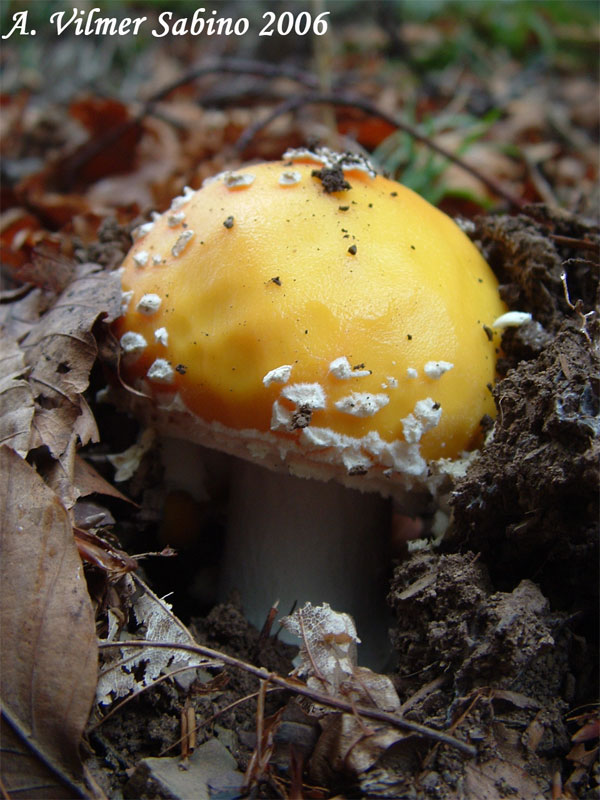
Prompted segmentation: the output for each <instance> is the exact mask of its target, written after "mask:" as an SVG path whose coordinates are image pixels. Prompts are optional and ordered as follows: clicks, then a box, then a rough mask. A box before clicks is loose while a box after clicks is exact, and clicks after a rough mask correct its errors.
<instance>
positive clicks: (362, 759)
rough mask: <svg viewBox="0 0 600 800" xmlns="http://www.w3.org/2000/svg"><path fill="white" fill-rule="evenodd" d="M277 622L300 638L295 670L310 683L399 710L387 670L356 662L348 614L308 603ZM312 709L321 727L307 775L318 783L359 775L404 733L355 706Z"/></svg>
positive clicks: (358, 701) (384, 708)
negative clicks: (383, 672) (367, 716)
mask: <svg viewBox="0 0 600 800" xmlns="http://www.w3.org/2000/svg"><path fill="white" fill-rule="evenodd" d="M281 622H282V625H283V626H284V627H285V628H286V629H287V630H288V631H290V633H293V634H294V635H296V636H298V637H299V638H300V640H301V642H302V644H301V646H300V654H299V658H300V666H299V667H298V668H297V671H298V673H299V674H300V675H306V676H307V679H306V683H307V685H308V686H310V687H311V688H313V689H315V690H317V691H320V692H323V691H324V692H327V693H328V694H330V695H332V696H333V697H339V698H340V699H343V700H346V701H348V700H350V701H351V702H353V703H356V704H357V705H361V706H372V707H375V708H379V709H381V710H382V711H386V712H390V713H394V712H396V713H397V712H399V710H400V700H399V698H398V695H397V693H396V690H395V689H394V685H393V683H392V682H391V680H390V679H389V678H388V677H387V675H379V674H377V673H376V672H373V671H372V670H370V669H368V668H367V667H358V666H357V665H356V643H357V642H359V641H360V639H359V638H358V636H357V635H356V628H355V627H354V621H353V619H352V617H351V616H350V615H349V614H344V613H339V612H337V611H334V610H333V609H332V608H331V607H330V606H329V604H328V603H323V605H321V606H313V605H312V604H311V603H306V604H305V605H304V606H303V607H302V608H299V609H296V611H294V613H293V614H290V616H289V617H284V618H283V619H282V620H281ZM312 711H313V713H315V714H320V715H321V718H320V720H319V721H320V724H321V726H322V728H323V733H322V734H321V736H320V737H319V740H318V742H317V744H316V746H315V749H314V752H313V755H312V756H311V759H310V775H311V779H312V780H313V781H316V782H317V783H319V782H327V781H329V780H330V779H333V778H334V775H333V773H335V772H338V773H346V774H350V775H352V776H353V777H356V776H359V775H361V774H362V773H364V772H366V771H367V770H369V769H371V768H372V767H373V766H374V765H376V764H377V762H378V761H379V759H380V758H381V757H382V756H383V755H384V754H385V752H386V751H387V750H388V749H389V748H390V747H392V746H393V745H395V744H397V743H398V742H400V741H402V740H403V739H405V738H406V734H405V733H403V732H401V731H399V730H398V729H397V728H393V727H392V726H391V725H387V724H382V723H374V722H372V721H371V720H367V719H365V718H363V717H361V716H360V713H358V712H357V713H356V714H347V713H346V714H339V713H333V712H332V711H331V709H326V708H324V707H323V706H319V705H315V706H313V708H312Z"/></svg>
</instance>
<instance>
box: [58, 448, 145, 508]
mask: <svg viewBox="0 0 600 800" xmlns="http://www.w3.org/2000/svg"><path fill="white" fill-rule="evenodd" d="M74 466H75V474H74V477H73V482H74V484H75V486H76V487H77V492H78V494H79V497H87V496H88V495H90V494H103V495H108V496H109V497H118V498H119V500H124V501H125V502H126V503H132V504H133V505H135V503H134V502H133V500H130V499H129V497H126V496H125V495H124V494H123V493H122V492H120V491H119V490H118V489H116V488H115V487H114V486H113V485H112V484H111V483H109V482H108V481H107V480H105V479H104V478H103V477H102V475H100V473H99V472H97V471H96V470H95V469H94V467H93V466H92V465H91V464H89V463H88V462H87V461H86V460H85V459H84V458H82V457H81V456H78V455H75V465H74Z"/></svg>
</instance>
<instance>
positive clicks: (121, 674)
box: [96, 575, 221, 705]
mask: <svg viewBox="0 0 600 800" xmlns="http://www.w3.org/2000/svg"><path fill="white" fill-rule="evenodd" d="M123 581H124V583H125V586H126V587H127V589H128V591H129V592H130V594H131V597H132V598H133V599H132V608H131V615H132V617H133V619H132V622H133V624H134V625H135V629H136V631H137V633H138V635H139V638H141V639H146V640H148V641H156V642H172V643H173V644H174V645H178V644H184V645H194V644H195V641H194V639H193V637H192V635H191V633H190V632H189V631H188V629H187V628H186V627H185V625H184V624H183V623H182V622H181V621H180V620H179V619H178V618H177V617H176V616H175V614H173V612H172V611H171V607H170V606H169V604H168V603H165V601H164V600H161V599H160V598H159V597H157V596H156V595H155V594H154V593H153V592H151V591H150V589H149V588H148V587H147V586H146V584H145V583H144V582H143V581H142V580H140V579H139V578H137V577H135V576H133V575H126V576H125V577H124V578H123ZM120 638H122V639H131V638H133V637H132V636H131V634H130V633H129V632H128V631H126V630H125V631H122V629H121V628H120V626H119V625H118V623H117V618H116V616H115V615H114V614H113V613H112V612H111V611H109V627H108V636H107V638H106V641H109V642H111V641H118V640H119V639H120ZM103 662H104V663H103V665H102V668H101V671H100V678H99V680H98V687H97V693H96V699H97V701H98V703H100V704H101V705H108V704H109V703H112V702H114V701H115V700H117V699H118V698H119V697H125V696H126V695H128V694H131V692H134V691H141V690H142V689H144V688H146V687H148V686H150V685H151V684H152V683H153V682H154V681H155V680H156V679H157V678H159V677H160V676H161V675H162V674H165V673H166V672H171V671H174V670H176V669H181V667H184V666H186V665H187V666H189V667H190V668H195V667H200V666H202V667H206V666H209V665H210V666H221V663H220V662H215V661H211V660H209V659H207V658H204V657H203V656H199V655H197V654H195V653H190V652H186V651H184V650H180V649H177V648H176V647H174V648H173V649H172V650H171V649H168V648H158V647H146V648H135V650H133V649H129V650H127V649H125V648H123V649H122V650H121V649H120V648H118V647H115V648H110V649H107V650H104V651H103Z"/></svg>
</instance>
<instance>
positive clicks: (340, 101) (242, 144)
mask: <svg viewBox="0 0 600 800" xmlns="http://www.w3.org/2000/svg"><path fill="white" fill-rule="evenodd" d="M305 105H334V106H350V107H352V108H357V109H359V111H363V112H364V113H365V114H369V116H373V117H379V118H380V119H382V120H384V122H387V123H388V124H390V125H392V126H393V127H394V128H397V129H398V130H401V131H404V132H405V133H408V134H409V136H411V137H412V138H413V139H415V141H417V142H421V144H424V145H425V146H426V147H428V148H429V149H430V150H433V151H434V152H436V153H438V154H439V155H441V156H443V157H444V158H447V159H448V160H449V161H451V162H452V163H453V164H456V165H457V166H459V167H460V168H461V169H463V170H464V171H465V172H468V173H469V175H472V176H473V177H474V178H477V180H479V181H481V182H482V183H483V184H484V185H485V186H487V188H488V189H489V190H490V191H491V192H493V193H494V194H495V195H497V196H498V197H501V198H502V199H503V200H505V201H506V202H507V203H508V204H509V205H510V206H511V207H512V208H515V209H518V210H519V211H521V212H523V213H527V212H526V211H525V208H524V207H525V203H524V202H523V201H522V200H521V199H520V198H518V197H516V196H515V195H513V194H512V193H511V192H509V191H508V190H507V189H505V188H504V187H503V186H502V185H501V184H500V183H498V182H497V181H496V180H494V179H493V178H490V177H489V176H488V175H485V174H483V173H482V172H480V171H479V170H478V169H476V168H475V167H473V166H471V164H469V163H468V162H467V161H464V160H463V159H462V158H461V157H460V156H457V155H455V154H454V153H452V152H451V151H450V150H447V149H446V148H445V147H442V145H440V144H438V143H437V142H434V141H433V140H432V139H430V138H429V137H428V136H425V135H424V134H422V133H420V132H419V130H417V128H414V127H413V126H412V125H409V124H408V123H406V122H404V121H403V120H402V119H400V118H399V117H397V116H396V115H395V114H389V113H388V112H387V111H383V110H382V109H380V108H377V106H376V105H374V104H373V103H371V102H370V101H369V100H366V99H364V98H362V97H357V96H355V95H349V94H346V95H341V94H323V93H320V92H307V93H306V94H303V95H298V96H297V97H290V98H289V99H288V100H284V102H283V103H280V104H279V105H278V106H276V107H275V108H274V109H273V110H272V111H271V112H270V113H269V114H267V115H266V116H265V117H264V118H263V119H262V120H258V121H257V122H255V123H254V124H253V125H250V126H249V127H248V128H246V130H245V131H244V133H242V135H241V136H240V137H239V139H238V140H237V142H236V144H235V148H236V150H237V151H238V152H242V151H243V150H244V149H245V148H246V147H247V146H248V144H249V143H250V142H251V141H252V139H253V138H254V137H255V136H256V134H257V133H258V132H259V131H260V130H262V129H263V128H265V127H266V126H267V125H269V124H270V123H271V122H272V121H273V120H274V119H277V117H280V116H282V115H283V114H286V113H288V112H289V111H295V110H296V109H298V108H301V107H302V106H305Z"/></svg>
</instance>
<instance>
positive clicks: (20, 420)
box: [0, 332, 34, 456]
mask: <svg viewBox="0 0 600 800" xmlns="http://www.w3.org/2000/svg"><path fill="white" fill-rule="evenodd" d="M0 353H1V354H2V355H1V356H0V443H2V444H7V445H9V446H10V447H12V448H13V449H14V450H16V452H17V453H19V455H21V456H25V455H26V454H27V452H28V450H29V443H30V437H31V421H32V419H33V412H34V406H33V395H32V394H31V389H30V386H29V384H28V383H27V381H26V380H25V379H24V378H23V375H24V373H25V372H26V369H27V368H26V367H25V360H24V357H23V351H22V350H21V348H20V347H19V345H18V344H17V343H16V342H15V341H13V340H12V339H11V338H10V337H9V336H7V335H6V334H4V333H3V332H0Z"/></svg>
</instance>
